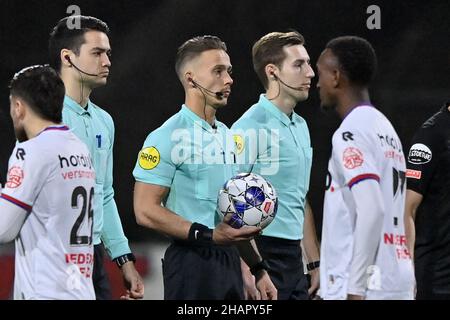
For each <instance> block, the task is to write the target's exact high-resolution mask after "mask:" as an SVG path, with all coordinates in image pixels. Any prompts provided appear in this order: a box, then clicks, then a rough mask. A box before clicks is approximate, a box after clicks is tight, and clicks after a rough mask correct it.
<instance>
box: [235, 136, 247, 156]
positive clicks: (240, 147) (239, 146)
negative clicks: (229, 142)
mask: <svg viewBox="0 0 450 320" xmlns="http://www.w3.org/2000/svg"><path fill="white" fill-rule="evenodd" d="M233 140H234V143H235V144H236V150H237V153H238V154H241V153H242V150H244V147H245V145H244V139H243V138H242V136H240V135H238V134H235V135H233Z"/></svg>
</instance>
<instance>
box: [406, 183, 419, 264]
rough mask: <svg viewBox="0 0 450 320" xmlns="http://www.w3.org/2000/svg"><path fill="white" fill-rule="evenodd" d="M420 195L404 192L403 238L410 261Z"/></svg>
mask: <svg viewBox="0 0 450 320" xmlns="http://www.w3.org/2000/svg"><path fill="white" fill-rule="evenodd" d="M422 198H423V197H422V195H421V194H419V193H417V192H415V191H412V190H409V189H408V190H406V201H405V216H404V220H405V236H406V246H407V247H408V251H409V254H410V255H411V259H414V245H415V243H416V226H415V219H416V211H417V208H418V207H419V205H420V203H421V202H422Z"/></svg>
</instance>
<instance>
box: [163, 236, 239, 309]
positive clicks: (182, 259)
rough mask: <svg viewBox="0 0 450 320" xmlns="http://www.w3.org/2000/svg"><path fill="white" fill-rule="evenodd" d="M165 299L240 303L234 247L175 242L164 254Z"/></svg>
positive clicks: (237, 257) (236, 251)
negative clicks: (235, 301)
mask: <svg viewBox="0 0 450 320" xmlns="http://www.w3.org/2000/svg"><path fill="white" fill-rule="evenodd" d="M162 263H163V277H164V299H165V300H241V299H243V298H244V292H243V282H242V273H241V263H240V258H239V252H238V250H237V248H236V247H234V246H219V245H198V244H196V243H192V242H188V241H178V240H177V241H174V242H173V243H172V244H171V245H170V246H169V248H167V250H166V253H165V254H164V259H163V260H162Z"/></svg>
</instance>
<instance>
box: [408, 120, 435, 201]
mask: <svg viewBox="0 0 450 320" xmlns="http://www.w3.org/2000/svg"><path fill="white" fill-rule="evenodd" d="M440 143H441V139H440V138H439V135H438V132H437V131H436V130H435V127H427V128H424V127H422V128H420V129H419V130H418V131H417V132H416V134H415V135H414V137H413V139H412V143H411V147H410V149H409V152H408V161H407V171H406V177H407V179H408V180H407V188H408V189H411V190H414V191H416V192H418V193H420V194H424V193H425V192H426V190H427V188H428V185H429V183H430V181H431V177H432V176H433V172H434V169H435V167H436V164H437V162H438V161H437V158H438V153H439V150H440Z"/></svg>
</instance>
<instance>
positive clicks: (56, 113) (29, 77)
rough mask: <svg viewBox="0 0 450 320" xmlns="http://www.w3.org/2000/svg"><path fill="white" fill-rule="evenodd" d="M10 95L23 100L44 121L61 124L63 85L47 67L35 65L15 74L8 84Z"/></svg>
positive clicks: (56, 75)
mask: <svg viewBox="0 0 450 320" xmlns="http://www.w3.org/2000/svg"><path fill="white" fill-rule="evenodd" d="M9 89H10V94H11V96H13V97H18V98H21V99H23V100H24V101H25V102H26V103H27V104H28V105H29V106H30V108H31V109H32V110H33V111H34V112H35V113H36V114H38V115H39V116H41V117H42V118H43V119H45V120H49V121H53V122H55V123H60V122H62V108H63V103H64V95H65V88H64V83H63V82H62V80H61V78H60V77H59V75H58V73H57V72H56V71H55V70H54V69H53V68H51V67H50V66H49V65H36V66H31V67H27V68H24V69H22V70H21V71H19V72H17V73H16V74H15V75H14V77H13V78H12V80H11V82H10V84H9Z"/></svg>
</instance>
